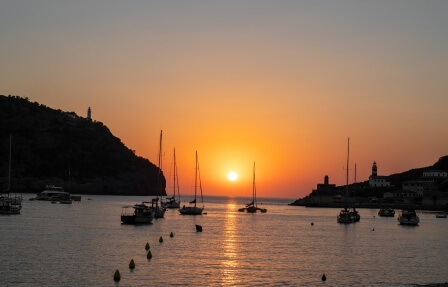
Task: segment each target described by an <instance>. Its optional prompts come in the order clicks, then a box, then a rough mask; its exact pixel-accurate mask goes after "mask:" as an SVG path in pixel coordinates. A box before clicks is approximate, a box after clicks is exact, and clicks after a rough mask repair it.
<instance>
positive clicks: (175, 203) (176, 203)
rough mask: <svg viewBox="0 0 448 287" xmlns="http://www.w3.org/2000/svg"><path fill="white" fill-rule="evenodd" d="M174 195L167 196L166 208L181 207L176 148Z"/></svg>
mask: <svg viewBox="0 0 448 287" xmlns="http://www.w3.org/2000/svg"><path fill="white" fill-rule="evenodd" d="M173 166H174V168H173V173H174V175H173V196H172V197H168V198H166V202H165V203H164V204H163V205H164V207H165V208H172V209H174V208H180V192H179V181H178V176H177V165H176V149H174V163H173ZM176 189H177V200H176Z"/></svg>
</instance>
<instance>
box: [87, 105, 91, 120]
mask: <svg viewBox="0 0 448 287" xmlns="http://www.w3.org/2000/svg"><path fill="white" fill-rule="evenodd" d="M87 119H88V120H89V121H91V120H92V110H91V109H90V107H89V108H88V109H87Z"/></svg>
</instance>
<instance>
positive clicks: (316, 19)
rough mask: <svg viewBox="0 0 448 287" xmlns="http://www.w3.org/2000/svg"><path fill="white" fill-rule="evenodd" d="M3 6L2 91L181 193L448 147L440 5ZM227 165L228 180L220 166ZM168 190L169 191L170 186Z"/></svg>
mask: <svg viewBox="0 0 448 287" xmlns="http://www.w3.org/2000/svg"><path fill="white" fill-rule="evenodd" d="M74 2H75V1H71V2H69V1H58V2H51V3H50V2H46V1H44V2H39V3H35V2H33V3H17V1H2V4H0V7H1V9H0V37H1V39H2V49H1V53H0V55H1V56H0V64H1V66H2V67H3V68H2V69H1V70H0V93H1V94H5V95H8V94H13V95H20V96H27V97H29V98H30V99H31V100H32V101H37V102H39V103H43V104H45V105H47V106H49V107H52V108H55V109H62V110H65V111H75V112H76V113H77V114H78V115H85V114H86V111H87V107H89V106H90V107H91V108H92V116H93V118H94V119H95V120H97V121H101V122H103V123H104V124H105V125H107V126H108V127H109V128H110V130H111V131H112V133H113V134H114V135H115V136H117V137H119V138H121V139H122V141H123V142H124V143H125V144H126V146H128V147H129V148H130V149H133V150H136V153H137V154H138V155H141V156H143V157H146V158H148V159H150V160H151V161H152V162H155V163H157V151H158V140H159V132H160V130H163V131H164V140H163V149H164V151H165V155H164V157H163V167H164V172H165V174H166V176H167V178H168V179H169V175H170V174H171V172H170V164H171V163H172V151H173V148H174V147H176V152H177V158H178V159H177V162H178V170H179V177H180V178H179V179H180V183H181V193H182V192H183V193H192V183H193V180H194V179H193V176H194V152H195V150H197V151H198V154H199V162H200V166H201V173H202V182H203V188H204V192H205V194H208V195H211V194H215V195H238V196H250V194H251V188H252V187H251V186H252V166H253V162H254V161H255V162H256V179H257V190H258V195H259V196H266V197H268V196H271V197H291V198H298V197H302V196H305V195H307V194H308V193H309V192H310V191H311V190H312V189H313V188H315V186H316V184H317V183H319V182H322V181H323V177H324V176H325V175H328V176H329V177H330V181H331V182H333V183H336V184H338V185H340V184H343V183H344V182H345V173H344V171H343V168H344V167H345V161H346V156H347V137H350V139H351V154H350V157H351V166H350V168H351V169H352V171H351V172H350V173H351V175H350V176H351V178H350V181H353V174H352V173H353V166H354V163H355V162H356V163H357V179H358V180H359V181H361V180H366V179H367V178H368V176H369V174H370V170H371V166H372V163H373V161H376V162H377V163H378V172H379V174H381V175H388V174H391V173H396V172H402V171H405V170H408V169H411V168H416V167H423V166H428V165H432V164H433V163H434V162H436V161H437V159H438V158H439V157H440V156H443V155H447V154H448V131H447V124H446V123H447V122H448V116H447V112H446V107H448V96H447V90H448V89H447V83H448V81H447V76H446V75H447V73H446V67H447V64H448V52H447V51H448V33H447V32H446V27H448V18H447V17H446V15H445V14H446V13H445V12H446V11H448V2H444V1H431V2H429V3H427V2H425V3H423V2H420V1H393V2H392V3H388V2H373V1H372V2H370V3H369V2H362V3H359V2H358V1H331V3H329V2H319V3H316V1H308V2H299V3H295V2H291V1H275V3H274V1H272V2H271V1H244V3H240V2H239V1H222V3H220V2H218V3H209V2H208V1H178V2H176V1H174V2H171V1H170V2H165V1H160V2H151V3H145V2H132V1H131V2H121V1H117V2H113V1H93V2H89V4H86V3H74ZM231 170H234V171H236V172H237V173H238V174H239V179H238V180H237V181H235V182H230V181H229V180H228V179H227V174H228V172H229V171H231ZM168 192H170V190H168Z"/></svg>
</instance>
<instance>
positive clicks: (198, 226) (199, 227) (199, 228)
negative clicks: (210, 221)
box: [196, 224, 202, 232]
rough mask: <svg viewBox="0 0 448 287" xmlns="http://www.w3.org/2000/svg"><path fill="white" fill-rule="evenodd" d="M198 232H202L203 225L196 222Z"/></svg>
mask: <svg viewBox="0 0 448 287" xmlns="http://www.w3.org/2000/svg"><path fill="white" fill-rule="evenodd" d="M196 232H202V226H200V225H197V224H196Z"/></svg>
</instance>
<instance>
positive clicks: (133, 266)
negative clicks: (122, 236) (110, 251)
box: [129, 259, 135, 269]
mask: <svg viewBox="0 0 448 287" xmlns="http://www.w3.org/2000/svg"><path fill="white" fill-rule="evenodd" d="M134 268H135V263H134V259H131V262H129V269H134Z"/></svg>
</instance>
